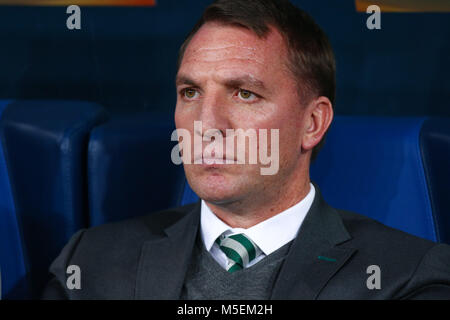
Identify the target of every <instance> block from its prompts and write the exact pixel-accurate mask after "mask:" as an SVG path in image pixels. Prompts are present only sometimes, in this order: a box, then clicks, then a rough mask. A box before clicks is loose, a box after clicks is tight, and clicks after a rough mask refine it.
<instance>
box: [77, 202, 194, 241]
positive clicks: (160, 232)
mask: <svg viewBox="0 0 450 320" xmlns="http://www.w3.org/2000/svg"><path fill="white" fill-rule="evenodd" d="M196 205H197V204H196V203H193V204H189V205H185V206H182V207H177V208H171V209H167V210H162V211H158V212H154V213H151V214H147V215H144V216H138V217H135V218H131V219H127V220H123V221H118V222H113V223H107V224H104V225H100V226H96V227H92V228H89V229H84V230H82V231H81V233H82V242H86V243H89V244H94V245H95V246H98V247H101V244H105V245H106V246H108V248H110V249H111V246H115V245H118V246H125V247H128V246H133V245H136V244H139V243H142V242H144V241H147V240H151V239H153V238H155V237H162V236H164V235H165V233H164V230H165V229H166V228H168V227H169V226H171V225H172V224H174V223H175V222H177V221H178V220H180V219H181V218H183V217H184V216H185V215H187V214H189V213H191V212H192V211H193V210H194V209H195V207H196Z"/></svg>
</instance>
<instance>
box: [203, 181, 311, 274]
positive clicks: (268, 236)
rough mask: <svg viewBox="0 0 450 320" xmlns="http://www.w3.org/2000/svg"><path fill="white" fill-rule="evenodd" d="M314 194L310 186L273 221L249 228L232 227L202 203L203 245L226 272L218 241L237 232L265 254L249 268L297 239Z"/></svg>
mask: <svg viewBox="0 0 450 320" xmlns="http://www.w3.org/2000/svg"><path fill="white" fill-rule="evenodd" d="M315 194H316V190H315V189H314V186H313V185H312V184H311V183H310V190H309V193H308V194H307V195H306V197H305V198H303V200H301V201H300V202H298V203H297V204H295V205H294V206H292V207H290V208H288V209H286V210H285V211H283V212H280V213H279V214H277V215H275V216H273V217H271V218H270V219H267V220H264V221H262V222H260V223H258V224H256V225H254V226H253V227H251V228H248V229H243V228H231V227H230V226H229V225H227V224H226V223H225V222H223V221H222V220H220V219H219V218H218V217H217V216H216V215H215V214H214V213H213V212H212V211H211V209H209V207H208V205H207V204H206V203H205V201H203V200H202V205H201V216H200V228H201V235H202V240H203V244H204V245H205V248H206V250H208V252H209V253H210V254H211V255H212V256H213V258H214V259H215V260H216V261H217V262H218V263H219V264H220V265H221V266H222V267H223V268H224V269H226V268H227V264H228V258H227V256H226V255H225V253H224V252H223V251H222V250H220V248H219V246H218V245H217V243H215V241H216V239H217V238H218V237H219V236H220V235H222V234H224V235H226V236H228V235H232V234H236V233H244V234H245V235H246V236H248V237H249V238H250V239H251V240H252V241H253V242H254V243H255V244H256V245H257V246H258V247H259V249H260V250H261V251H262V254H261V255H260V256H259V257H257V258H256V259H254V260H253V261H251V262H250V263H249V264H248V265H247V268H248V267H251V266H252V265H254V264H255V263H257V262H258V261H260V260H262V259H264V257H266V256H267V255H269V254H271V253H272V252H274V251H276V250H277V249H279V248H281V247H282V246H284V245H285V244H287V243H288V242H290V241H291V240H293V239H294V238H295V237H296V236H297V233H298V230H299V229H300V226H301V225H302V223H303V220H304V219H305V216H306V214H307V213H308V211H309V208H310V207H311V204H312V202H313V200H314V196H315Z"/></svg>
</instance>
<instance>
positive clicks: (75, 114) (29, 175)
mask: <svg viewBox="0 0 450 320" xmlns="http://www.w3.org/2000/svg"><path fill="white" fill-rule="evenodd" d="M106 119H107V114H106V112H105V111H104V110H103V108H102V107H101V106H99V105H96V104H93V103H88V102H78V101H57V100H54V101H14V102H12V103H9V105H8V107H7V108H6V109H5V110H4V112H3V116H2V118H1V122H0V130H1V138H2V146H3V151H4V156H5V159H6V165H7V168H8V172H9V179H10V182H11V190H12V196H13V199H14V204H15V213H16V215H17V221H18V225H19V227H20V230H21V232H22V235H23V240H24V242H23V251H24V253H25V254H24V258H23V261H24V262H23V263H24V264H25V268H26V272H27V280H28V281H29V282H30V284H31V285H30V292H31V296H32V297H37V296H39V295H40V292H41V289H42V287H43V286H44V285H45V283H46V282H47V280H48V278H47V273H48V267H49V265H50V263H51V261H52V260H53V259H55V258H56V256H57V255H58V254H59V252H60V251H61V249H62V247H63V246H64V244H65V243H66V242H67V241H68V240H69V238H70V237H71V236H72V234H73V233H74V232H76V231H77V230H78V229H80V228H82V227H86V226H87V213H86V209H87V199H86V196H87V193H86V182H87V181H86V160H87V159H86V156H87V154H86V151H87V143H88V135H89V133H90V130H91V129H92V128H93V127H94V126H95V125H97V124H99V123H101V122H103V121H105V120H106ZM2 271H3V270H2ZM5 276H6V277H8V276H9V275H5V274H4V272H2V277H5Z"/></svg>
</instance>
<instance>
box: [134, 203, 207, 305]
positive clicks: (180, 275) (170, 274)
mask: <svg viewBox="0 0 450 320" xmlns="http://www.w3.org/2000/svg"><path fill="white" fill-rule="evenodd" d="M199 223H200V202H198V203H197V205H196V206H195V207H194V208H193V209H192V210H191V211H190V212H188V213H187V214H186V215H185V216H183V217H182V218H181V219H180V220H178V221H177V222H175V223H174V224H173V225H171V226H169V227H168V228H167V229H165V236H160V237H158V238H155V239H153V240H149V241H147V242H145V243H144V245H143V247H142V252H141V257H140V262H139V266H138V271H137V279H136V291H135V298H136V299H145V300H150V299H156V300H172V299H179V297H180V294H181V289H182V285H183V281H184V278H185V275H186V272H187V269H188V266H189V262H190V257H191V255H192V251H193V248H194V243H195V239H196V235H197V231H198V226H199Z"/></svg>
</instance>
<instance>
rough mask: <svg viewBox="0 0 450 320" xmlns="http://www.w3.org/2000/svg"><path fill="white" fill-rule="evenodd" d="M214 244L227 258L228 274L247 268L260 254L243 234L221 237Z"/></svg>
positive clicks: (255, 246) (256, 247)
mask: <svg viewBox="0 0 450 320" xmlns="http://www.w3.org/2000/svg"><path fill="white" fill-rule="evenodd" d="M216 243H217V244H218V245H219V247H220V249H221V250H222V251H223V252H224V253H225V255H226V256H227V258H228V267H227V270H228V272H234V271H237V270H241V269H243V268H245V267H247V265H248V264H249V263H250V262H251V261H253V260H254V259H255V258H256V257H257V256H259V254H260V253H261V251H260V250H259V248H258V246H257V245H256V244H255V243H254V242H253V241H252V240H251V239H250V238H249V237H247V236H246V235H245V234H243V233H238V234H233V235H230V236H223V235H222V236H220V237H219V238H217V240H216Z"/></svg>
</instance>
